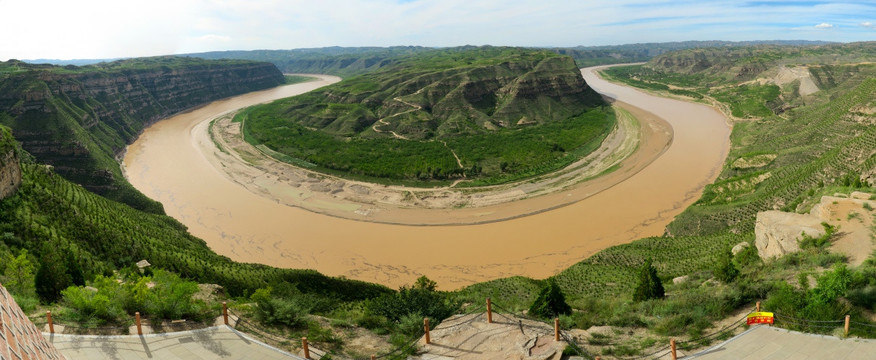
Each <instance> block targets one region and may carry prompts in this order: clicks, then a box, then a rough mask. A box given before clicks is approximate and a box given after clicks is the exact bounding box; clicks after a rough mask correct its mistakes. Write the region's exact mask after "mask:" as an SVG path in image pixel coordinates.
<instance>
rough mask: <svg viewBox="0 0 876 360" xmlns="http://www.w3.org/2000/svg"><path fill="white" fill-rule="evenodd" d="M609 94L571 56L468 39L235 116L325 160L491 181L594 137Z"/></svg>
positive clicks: (379, 174)
mask: <svg viewBox="0 0 876 360" xmlns="http://www.w3.org/2000/svg"><path fill="white" fill-rule="evenodd" d="M604 105H605V104H604V103H603V102H602V100H601V99H600V98H599V96H598V95H597V94H596V93H595V92H594V91H593V90H592V89H590V88H589V87H588V86H587V85H586V84H585V83H584V81H583V79H582V78H581V76H580V73H579V71H578V69H577V68H576V66H575V63H574V62H573V61H572V59H571V58H569V57H563V56H559V55H556V54H554V53H552V52H549V51H534V50H526V49H519V48H494V47H482V48H471V47H466V48H456V49H448V50H433V51H429V52H421V53H417V54H415V55H411V56H407V57H402V58H399V60H398V62H397V63H396V64H393V65H390V66H386V67H382V68H380V69H379V70H377V71H374V72H371V73H368V74H365V75H361V76H357V77H353V78H349V79H347V80H344V81H342V82H340V83H338V84H335V85H332V86H329V87H326V88H322V89H319V90H316V91H314V92H311V93H308V94H305V95H301V96H297V97H293V98H289V99H283V100H279V101H276V102H274V103H272V104H269V105H263V106H257V107H254V108H251V109H248V110H247V111H246V112H244V113H243V114H241V115H240V116H239V117H238V119H237V120H243V121H244V132H245V134H246V138H247V140H248V141H250V142H251V143H253V144H256V145H265V146H267V147H269V148H270V149H272V150H274V151H277V152H280V153H282V154H285V155H288V156H290V157H292V158H296V159H299V160H303V161H305V162H309V163H312V164H315V165H316V166H318V167H319V168H318V169H322V170H324V171H329V172H334V173H340V174H348V175H353V176H364V177H370V178H377V179H389V180H407V181H417V180H420V181H422V180H438V181H441V180H446V179H459V178H468V179H472V178H475V179H484V181H489V182H495V181H507V180H508V179H514V178H520V177H525V176H531V175H535V174H538V173H543V172H546V171H550V170H553V169H557V168H560V167H562V166H563V165H565V164H568V163H570V162H572V161H574V160H575V159H577V158H580V156H582V155H584V154H586V153H588V152H589V151H592V150H593V149H595V147H596V146H598V144H599V143H600V142H601V140H602V139H603V138H604V136H605V135H606V134H607V133H608V131H609V130H610V129H611V127H612V126H613V121H614V120H613V114H612V113H611V112H610V110H609V109H608V108H606V107H605V106H604ZM457 159H458V160H457Z"/></svg>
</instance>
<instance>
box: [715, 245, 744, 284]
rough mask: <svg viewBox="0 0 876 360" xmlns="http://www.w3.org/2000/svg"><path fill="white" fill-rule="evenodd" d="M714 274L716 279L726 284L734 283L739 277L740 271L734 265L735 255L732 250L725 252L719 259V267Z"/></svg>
mask: <svg viewBox="0 0 876 360" xmlns="http://www.w3.org/2000/svg"><path fill="white" fill-rule="evenodd" d="M714 274H715V278H717V279H718V280H720V281H721V282H723V283H725V284H727V283H731V282H733V280H735V279H736V277H737V276H739V269H737V268H736V264H734V263H733V254H732V253H731V252H730V250H725V251H724V252H723V253H722V254H721V256H719V257H718V265H717V266H716V267H715V270H714Z"/></svg>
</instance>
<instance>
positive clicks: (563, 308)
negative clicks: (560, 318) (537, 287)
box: [529, 279, 572, 318]
mask: <svg viewBox="0 0 876 360" xmlns="http://www.w3.org/2000/svg"><path fill="white" fill-rule="evenodd" d="M571 313H572V307H571V306H569V304H567V303H566V296H565V295H563V291H562V290H560V286H559V285H557V282H556V281H554V280H553V279H551V280H549V281H548V284H547V286H545V287H544V288H542V289H541V291H539V293H538V297H536V298H535V301H533V302H532V305H531V306H530V307H529V315H530V316H536V317H540V318H550V317H554V316H557V315H560V314H571Z"/></svg>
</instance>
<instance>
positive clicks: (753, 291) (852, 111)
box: [463, 43, 876, 346]
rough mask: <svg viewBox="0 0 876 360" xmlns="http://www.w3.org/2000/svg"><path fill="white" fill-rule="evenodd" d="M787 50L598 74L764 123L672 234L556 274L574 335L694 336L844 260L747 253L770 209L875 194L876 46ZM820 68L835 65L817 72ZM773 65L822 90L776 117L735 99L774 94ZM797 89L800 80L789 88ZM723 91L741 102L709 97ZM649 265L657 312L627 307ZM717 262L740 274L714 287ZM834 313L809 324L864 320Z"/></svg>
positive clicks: (715, 53)
mask: <svg viewBox="0 0 876 360" xmlns="http://www.w3.org/2000/svg"><path fill="white" fill-rule="evenodd" d="M783 49H784V48H775V47H769V48H767V50H766V54H768V56H767V55H764V53H763V52H761V50H763V49H761V48H757V47H755V48H745V49H723V50H688V51H681V52H678V53H670V54H667V55H664V56H662V57H658V58H656V59H654V60H652V61H651V62H649V63H648V64H646V65H644V66H631V67H617V68H612V69H609V70H606V71H605V74H606V76H609V77H611V78H613V79H615V80H618V81H622V82H626V83H628V84H632V85H634V86H640V87H642V88H645V89H647V90H650V91H654V92H657V93H661V94H664V95H667V96H684V97H686V98H688V99H690V100H696V99H700V100H701V101H707V100H709V101H713V102H714V103H715V104H717V105H720V106H725V107H726V109H727V110H728V111H730V109H732V108H733V107H740V106H741V107H744V106H746V105H745V104H746V102H748V103H753V104H756V105H758V106H760V107H763V108H764V109H766V110H765V111H764V112H763V116H754V115H751V116H749V117H748V119H747V120H738V121H736V122H735V123H734V128H733V133H732V135H731V141H732V145H731V150H730V154H729V156H728V158H727V161H726V163H725V164H724V167H723V170H722V172H721V174H720V176H719V178H718V179H717V180H716V181H715V183H714V184H711V185H708V186H707V187H706V190H705V192H704V194H703V195H702V197H701V198H700V200H699V201H698V202H697V203H695V205H693V206H691V207H690V208H688V209H686V210H685V211H684V212H683V213H682V214H681V215H679V216H678V217H677V218H676V219H675V220H674V221H673V222H672V223H670V225H669V226H668V227H667V235H665V236H661V237H653V238H645V239H641V240H638V241H635V242H633V243H631V244H628V245H621V246H616V247H612V248H609V249H606V250H604V251H601V252H599V253H597V254H595V255H594V256H592V257H590V258H588V259H586V260H584V261H582V262H580V263H578V264H575V265H573V266H572V267H570V268H569V269H566V270H564V271H563V272H561V273H560V274H558V275H556V276H555V277H553V279H554V280H556V281H557V283H558V284H559V285H560V286H561V288H562V289H563V292H564V293H565V294H566V296H567V297H569V298H570V299H571V300H570V303H571V304H572V305H573V307H575V308H578V309H581V311H582V313H581V314H576V315H573V316H572V318H573V320H574V321H575V322H576V323H577V324H578V326H583V327H585V328H586V327H587V326H590V325H600V324H606V323H608V324H614V325H616V326H632V327H648V328H651V329H653V330H655V331H656V332H657V333H658V334H661V333H662V334H671V333H675V332H678V331H680V330H682V329H684V330H683V331H690V332H693V333H694V334H696V333H697V332H699V331H701V330H702V329H703V327H704V326H707V325H708V322H709V320H708V319H720V318H723V317H725V316H727V315H728V314H729V311H730V310H731V309H734V308H736V307H739V306H742V304H745V303H747V302H749V301H753V300H756V299H764V298H773V297H777V296H780V295H778V294H779V293H781V291H785V290H780V289H783V288H782V285H781V284H783V283H784V281H785V280H787V279H788V278H793V277H795V276H797V274H798V273H800V272H803V273H806V272H811V271H823V269H824V268H826V267H830V266H831V264H833V263H834V262H838V261H839V262H842V261H843V259H844V258H843V257H842V256H840V255H837V254H831V253H829V252H827V251H826V250H824V249H823V248H818V249H814V248H809V249H808V250H806V251H805V252H804V253H803V254H798V255H795V256H788V257H787V258H786V259H783V260H781V261H774V262H765V263H764V262H761V261H760V260H759V259H758V258H757V256H756V255H755V254H756V250H755V249H754V247H753V240H754V237H755V234H754V223H755V215H756V214H757V212H759V211H765V210H772V209H781V210H784V211H791V212H806V211H808V210H809V208H810V207H811V206H812V205H813V203H816V202H818V201H819V200H820V198H821V196H822V195H832V194H834V193H836V192H840V193H843V192H844V193H846V194H848V193H849V192H850V191H854V190H856V189H863V191H873V187H872V186H874V185H876V126H874V125H876V112H874V108H876V98H874V96H873V94H874V93H876V65H874V64H873V63H872V62H873V61H876V57H874V56H872V55H870V54H872V51H873V49H876V44H874V43H865V44H849V45H843V46H835V45H829V46H823V47H814V48H811V49H809V48H787V51H784V50H783ZM736 53H745V54H751V55H752V56H754V57H756V58H758V59H761V58H769V59H770V60H769V61H766V60H764V61H762V62H757V61H754V60H752V59H749V58H742V59H740V58H739V57H735V56H734V55H732V54H736ZM693 54H696V55H693ZM812 54H822V55H824V57H815V56H814V55H812ZM668 59H690V61H691V62H690V63H688V62H679V61H675V64H676V66H678V67H677V68H676V67H673V68H670V67H667V64H669V63H670V61H669V60H668ZM727 59H732V60H727ZM818 59H830V61H827V60H825V61H826V62H828V63H814V62H815V61H816V60H818ZM685 61H687V60H685ZM844 61H854V63H845V62H844ZM753 63H757V64H764V65H757V66H756V68H757V69H758V70H757V71H756V72H755V73H753V74H747V72H745V71H741V69H746V68H750V69H754V68H755V67H750V65H751V64H753ZM681 64H684V65H681ZM722 64H723V65H722ZM779 67H785V68H794V67H797V68H801V67H805V68H806V69H807V70H808V73H809V74H811V76H812V78H814V79H820V80H815V83H816V84H818V86H819V89H820V90H818V91H817V92H814V93H809V94H806V95H800V94H799V93H798V94H797V95H796V97H795V99H796V100H789V99H787V98H784V99H783V101H786V102H787V103H789V104H792V105H793V106H789V107H786V108H785V109H784V110H783V111H775V112H774V111H773V110H770V108H769V107H768V106H769V103H768V100H767V99H761V100H758V101H749V99H748V98H747V97H746V96H740V95H746V94H749V95H751V96H752V97H754V96H755V95H753V94H752V91H751V87H755V88H758V87H769V86H776V87H779V86H778V85H775V83H774V82H771V81H775V79H776V76H775V75H776V74H777V72H778V70H777V69H778V68H779ZM673 69H676V70H673ZM753 71H754V70H753ZM799 83H800V81H799V80H798V81H796V85H799ZM793 85H794V84H792V85H791V87H792V88H793ZM786 86H787V84H786ZM797 89H799V88H798V87H797V88H793V91H797ZM781 90H782V91H781V93H780V94H776V95H775V96H776V97H779V96H791V95H789V94H788V93H789V92H791V90H789V88H784V87H783V88H782V89H781ZM726 92H732V93H737V94H739V95H733V96H727V97H724V98H721V97H719V96H716V95H717V94H721V93H726ZM773 100H775V99H773ZM864 210H866V209H864ZM743 242H745V243H749V244H751V245H752V246H750V247H749V248H748V250H744V251H742V252H741V253H740V254H739V255H736V256H731V255H729V254H727V255H726V257H725V255H724V254H725V253H726V252H729V249H730V247H732V246H734V245H736V244H739V243H743ZM647 258H652V259H653V261H654V264H655V267H656V268H657V270H658V272H659V274H660V277H661V278H662V279H663V280H664V284H669V285H668V286H669V287H668V290H667V293H672V294H673V295H672V297H671V298H667V300H666V301H664V302H660V303H642V304H636V303H629V299H630V296H631V294H632V290H633V287H634V286H635V285H636V280H635V279H636V274H637V272H638V271H639V267H640V266H641V264H643V263H644V262H645V260H646V259H647ZM722 259H730V260H727V261H730V263H731V264H734V265H733V266H735V267H737V268H739V269H741V271H742V275H740V279H738V280H735V281H732V282H729V283H728V284H726V285H722V284H720V283H717V282H713V281H715V279H714V278H712V276H713V274H715V271H716V270H715V266H716V264H719V263H721V262H722V261H724V260H722ZM871 259H872V257H871ZM867 264H870V265H867ZM873 264H874V263H873V262H868V263H866V264H865V265H864V266H862V267H861V268H860V269H859V270H858V271H861V272H862V273H868V272H872V265H873ZM815 269H820V270H815ZM679 276H687V278H685V279H690V280H682V281H681V282H679V283H678V284H672V283H671V281H670V280H671V279H673V278H675V277H679ZM710 278H711V280H710ZM710 281H712V282H713V283H709V282H710ZM867 283H868V282H867V281H863V282H860V283H854V282H853V284H852V285H849V289H850V290H849V291H850V292H852V290H851V289H852V288H853V287H857V290H854V291H864V290H861V289H863V288H864V287H866V286H869V285H867ZM542 285H543V282H541V281H536V280H531V279H525V278H519V277H518V278H508V279H500V280H496V281H492V282H487V283H482V284H477V285H473V286H471V287H469V288H468V289H466V290H464V291H463V293H464V294H470V295H471V296H472V298H478V297H484V296H493V297H494V298H496V299H499V300H497V301H500V300H501V301H505V302H514V301H520V302H521V303H524V304H525V303H527V302H528V301H531V300H532V299H533V296H534V295H533V294H534V293H535V291H536V290H537V289H538V288H539V287H540V286H542ZM804 290H805V288H804ZM843 291H846V290H843ZM505 294H508V295H505ZM795 296H797V295H795ZM849 296H852V295H849ZM515 299H525V300H515ZM831 301H833V299H832V300H831ZM658 304H660V305H658ZM836 304H837V303H835V302H830V303H827V304H826V305H825V306H826V307H830V309H831V310H819V311H823V313H820V315H815V314H814V313H810V316H813V317H823V318H824V319H827V318H830V317H831V316H834V315H836V313H837V312H839V311H852V312H855V311H860V310H859V309H860V308H855V307H850V308H846V307H842V306H839V305H836ZM855 304H856V306H864V308H869V307H871V306H872V305H874V304H873V303H872V301H870V302H867V301H860V302H855ZM652 306H657V307H652ZM676 306H681V307H685V306H689V307H692V310H691V311H693V312H696V313H697V315H694V316H691V315H690V314H689V313H688V314H684V313H676V312H675V311H677V309H676ZM840 308H842V309H840ZM789 309H790V308H789ZM843 309H844V310H843ZM789 311H790V310H789ZM793 311H804V310H800V309H796V308H795V310H793ZM806 311H809V310H806ZM623 313H626V314H630V315H629V316H627V315H623ZM801 313H802V312H801ZM836 316H839V315H836ZM831 319H832V318H831ZM671 329H675V330H671ZM698 329H699V330H698ZM635 346H638V345H635Z"/></svg>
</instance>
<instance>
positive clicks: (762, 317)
mask: <svg viewBox="0 0 876 360" xmlns="http://www.w3.org/2000/svg"><path fill="white" fill-rule="evenodd" d="M775 320H776V317H775V316H774V315H773V313H771V312H753V313H751V314H748V325H751V324H772V323H773V322H774V321H775Z"/></svg>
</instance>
